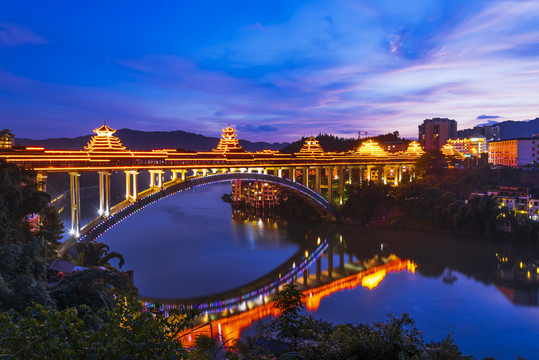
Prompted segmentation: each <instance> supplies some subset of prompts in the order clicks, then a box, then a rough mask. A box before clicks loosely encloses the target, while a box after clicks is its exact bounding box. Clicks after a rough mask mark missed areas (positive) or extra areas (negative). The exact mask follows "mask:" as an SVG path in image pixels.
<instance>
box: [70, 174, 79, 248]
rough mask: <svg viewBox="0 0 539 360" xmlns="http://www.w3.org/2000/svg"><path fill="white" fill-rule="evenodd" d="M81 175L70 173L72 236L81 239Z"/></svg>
mask: <svg viewBox="0 0 539 360" xmlns="http://www.w3.org/2000/svg"><path fill="white" fill-rule="evenodd" d="M79 177H80V174H79V173H78V172H76V171H72V172H69V190H70V195H71V234H72V235H74V236H75V237H77V238H78V237H79V234H80V183H79Z"/></svg>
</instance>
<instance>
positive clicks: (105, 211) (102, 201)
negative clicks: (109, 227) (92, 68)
mask: <svg viewBox="0 0 539 360" xmlns="http://www.w3.org/2000/svg"><path fill="white" fill-rule="evenodd" d="M97 173H98V174H99V215H102V216H105V217H107V216H109V214H110V174H111V172H110V171H98V172H97Z"/></svg>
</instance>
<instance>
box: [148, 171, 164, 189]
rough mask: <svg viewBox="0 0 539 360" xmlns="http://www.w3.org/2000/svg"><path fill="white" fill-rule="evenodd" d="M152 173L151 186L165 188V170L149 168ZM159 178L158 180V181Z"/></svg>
mask: <svg viewBox="0 0 539 360" xmlns="http://www.w3.org/2000/svg"><path fill="white" fill-rule="evenodd" d="M148 172H149V173H150V188H151V189H153V188H159V189H162V188H163V173H164V171H163V170H148ZM156 180H157V181H156Z"/></svg>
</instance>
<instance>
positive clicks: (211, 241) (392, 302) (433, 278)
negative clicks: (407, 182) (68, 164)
mask: <svg viewBox="0 0 539 360" xmlns="http://www.w3.org/2000/svg"><path fill="white" fill-rule="evenodd" d="M225 192H230V185H229V184H218V185H211V186H206V187H201V188H197V189H195V190H192V191H187V192H183V193H180V194H178V195H175V196H171V197H169V198H166V199H165V200H162V201H160V202H159V203H157V204H155V205H153V206H150V207H148V208H147V209H145V210H144V211H141V212H139V213H137V214H135V215H134V216H131V217H130V218H128V219H127V220H125V221H123V222H122V223H121V224H120V225H118V226H116V227H115V228H113V229H111V230H110V231H109V232H107V233H106V234H105V235H104V236H102V237H101V238H100V239H99V241H101V242H105V243H108V244H109V245H110V246H111V250H113V251H118V252H120V253H122V254H123V255H124V256H125V259H126V265H125V267H124V268H125V269H133V270H135V284H136V285H137V286H138V288H139V291H140V293H141V295H142V296H145V297H154V298H171V299H172V298H188V297H195V296H203V295H209V294H214V293H219V292H222V291H226V290H229V289H232V288H235V287H238V286H241V285H243V284H246V283H248V282H250V281H253V280H255V279H258V278H260V277H262V276H263V275H264V274H266V273H268V272H270V271H271V270H273V269H275V268H276V267H278V266H279V265H281V264H282V263H284V262H286V260H287V259H289V258H290V257H291V256H293V255H294V254H296V253H297V252H298V251H303V250H302V242H303V241H304V239H305V232H306V231H307V232H311V235H312V232H313V231H316V230H315V229H311V228H309V227H301V226H294V227H291V226H282V225H274V224H273V223H268V222H265V221H258V220H254V221H234V220H232V215H231V210H230V205H228V204H225V203H224V202H222V200H221V199H220V197H221V195H222V194H223V193H225ZM335 233H337V234H339V235H340V236H342V238H343V242H344V244H345V245H344V246H345V248H344V249H345V250H344V251H345V252H346V256H345V257H346V259H349V257H350V256H351V257H352V259H353V260H354V261H356V262H361V261H371V260H372V259H376V258H379V257H384V256H388V255H389V254H394V255H396V256H398V257H399V258H401V259H403V260H404V259H410V260H413V261H414V262H415V263H417V265H418V269H417V271H416V272H415V273H411V272H408V271H401V272H394V273H389V274H387V276H386V277H385V278H384V279H383V281H381V282H380V283H379V284H378V286H377V287H375V288H374V289H372V290H369V289H368V288H365V287H360V286H359V287H356V288H354V289H351V290H343V291H340V292H336V293H333V294H331V295H330V296H328V297H325V298H323V299H322V301H321V302H320V306H319V307H318V308H317V309H316V310H315V311H313V312H312V315H313V316H315V317H321V318H324V319H326V320H328V321H330V322H333V323H346V322H350V323H359V322H372V321H382V320H385V319H387V315H388V314H394V315H400V314H402V313H404V312H406V313H408V314H410V315H411V316H412V318H413V319H414V320H415V321H416V325H417V327H418V329H420V330H422V331H423V334H424V337H425V339H429V340H430V339H432V340H440V339H442V338H443V337H445V336H446V334H447V333H448V332H451V333H452V334H453V338H454V339H455V341H456V343H457V344H458V345H459V347H460V349H461V351H462V352H463V353H464V354H469V355H474V356H475V357H476V358H483V357H485V356H495V357H496V358H497V359H515V358H516V356H517V355H521V356H523V357H525V358H528V359H538V358H539V355H538V354H539V327H538V326H537V323H538V321H539V307H538V306H537V293H538V291H537V289H538V282H537V280H536V279H537V277H536V276H535V274H534V273H533V272H536V271H537V270H536V266H537V262H538V261H539V249H538V247H537V246H536V245H526V244H521V245H511V244H503V243H496V244H489V243H484V242H481V241H478V240H474V239H467V238H459V237H453V236H449V235H440V234H430V233H418V232H408V231H391V230H385V229H362V228H357V227H354V226H341V227H337V228H336V229H335ZM506 259H507V260H506ZM326 261H327V259H326ZM521 262H522V264H520V263H521ZM338 263H339V259H338V255H334V264H336V265H335V266H337V264H338ZM534 266H535V267H534ZM528 270H532V273H531V274H530V279H528V274H527V271H528ZM248 331H249V330H248ZM250 331H252V329H251V330H250Z"/></svg>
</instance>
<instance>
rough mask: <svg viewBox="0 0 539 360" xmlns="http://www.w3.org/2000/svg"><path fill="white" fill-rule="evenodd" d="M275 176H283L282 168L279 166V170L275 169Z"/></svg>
mask: <svg viewBox="0 0 539 360" xmlns="http://www.w3.org/2000/svg"><path fill="white" fill-rule="evenodd" d="M277 176H278V177H280V178H282V177H283V169H282V168H279V170H277Z"/></svg>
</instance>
